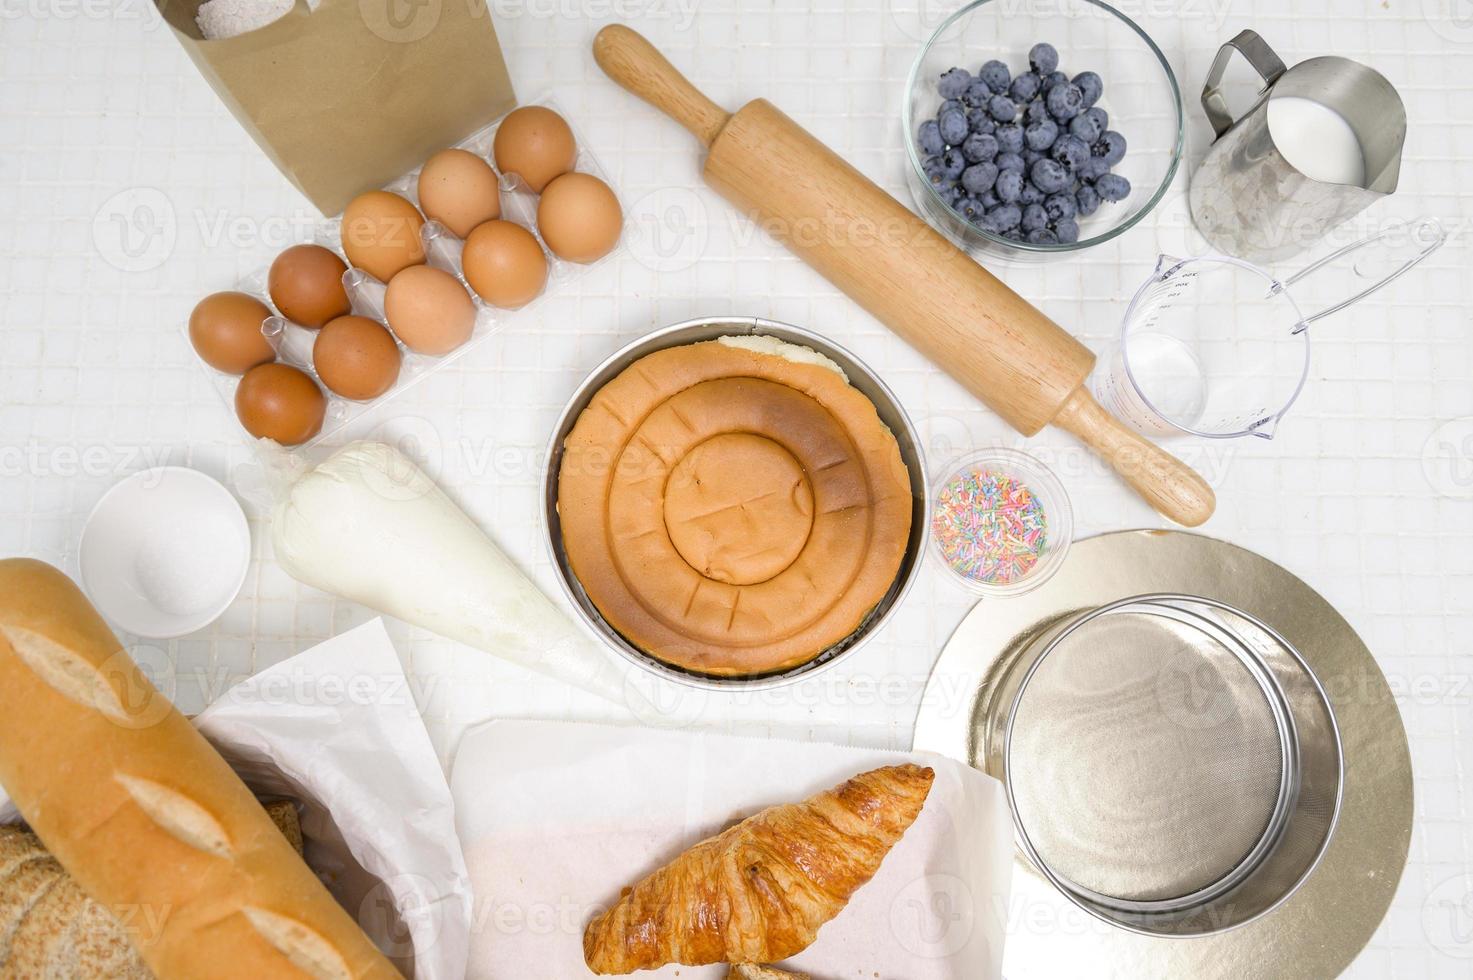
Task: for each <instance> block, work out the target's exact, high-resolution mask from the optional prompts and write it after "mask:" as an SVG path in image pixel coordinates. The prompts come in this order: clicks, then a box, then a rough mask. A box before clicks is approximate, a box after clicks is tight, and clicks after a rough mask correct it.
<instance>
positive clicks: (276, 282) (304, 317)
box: [266, 245, 352, 330]
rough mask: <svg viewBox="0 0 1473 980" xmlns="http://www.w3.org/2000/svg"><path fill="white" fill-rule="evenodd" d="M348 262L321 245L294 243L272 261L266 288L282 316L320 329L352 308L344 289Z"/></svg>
mask: <svg viewBox="0 0 1473 980" xmlns="http://www.w3.org/2000/svg"><path fill="white" fill-rule="evenodd" d="M346 271H348V264H347V263H346V262H344V261H343V260H342V259H340V258H338V257H337V254H336V253H334V252H333V251H331V250H330V249H326V248H323V247H322V246H321V245H293V246H292V247H291V248H289V249H287V250H286V251H285V252H282V253H281V254H280V255H278V256H277V257H276V261H275V262H272V263H271V272H270V273H269V274H268V275H267V277H266V289H267V291H268V292H270V293H271V302H273V303H275V304H276V308H277V309H278V310H280V311H281V315H282V316H284V317H286V318H287V319H288V320H290V321H292V322H293V323H299V324H301V325H302V326H304V327H311V328H312V329H313V330H316V329H317V328H318V327H320V326H322V325H323V324H324V323H326V322H327V321H328V320H331V319H333V318H334V317H340V316H343V315H345V314H347V313H348V312H350V311H351V310H352V305H351V304H349V302H348V292H347V290H345V289H344V288H343V273H344V272H346Z"/></svg>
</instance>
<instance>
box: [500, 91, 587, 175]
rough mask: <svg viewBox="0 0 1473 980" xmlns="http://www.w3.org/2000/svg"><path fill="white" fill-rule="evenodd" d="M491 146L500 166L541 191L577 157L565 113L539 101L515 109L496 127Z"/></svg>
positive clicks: (565, 170) (505, 172)
mask: <svg viewBox="0 0 1473 980" xmlns="http://www.w3.org/2000/svg"><path fill="white" fill-rule="evenodd" d="M491 150H492V153H493V154H494V155H495V157H496V169H497V170H500V171H501V172H502V173H504V174H516V175H517V176H518V177H520V178H522V180H524V181H526V183H527V186H528V187H530V188H532V190H533V191H535V192H536V193H538V194H541V193H542V188H544V187H546V186H547V185H548V182H549V181H551V180H552V179H553V178H554V177H556V176H558V175H559V174H565V173H567V172H568V171H569V170H572V169H573V164H574V163H575V162H576V161H577V159H578V146H577V144H576V143H574V142H573V131H572V130H571V129H569V128H568V124H567V123H566V122H565V121H564V120H563V117H562V116H560V115H558V114H557V113H555V112H553V111H552V110H551V109H547V108H544V107H543V106H540V105H528V106H522V107H521V108H520V109H514V110H512V112H511V113H510V114H508V115H507V117H506V118H505V119H503V120H502V121H501V125H500V126H498V127H497V129H496V139H495V141H494V142H493V143H492V147H491Z"/></svg>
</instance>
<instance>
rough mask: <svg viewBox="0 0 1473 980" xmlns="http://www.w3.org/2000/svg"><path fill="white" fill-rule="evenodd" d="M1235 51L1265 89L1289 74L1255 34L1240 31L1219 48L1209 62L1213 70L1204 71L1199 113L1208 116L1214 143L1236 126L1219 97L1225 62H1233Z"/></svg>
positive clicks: (1225, 69)
mask: <svg viewBox="0 0 1473 980" xmlns="http://www.w3.org/2000/svg"><path fill="white" fill-rule="evenodd" d="M1234 51H1236V52H1238V53H1239V54H1241V55H1242V56H1243V58H1244V59H1245V60H1246V61H1247V62H1248V64H1249V65H1251V66H1252V67H1253V70H1254V71H1256V72H1258V74H1259V77H1261V78H1262V79H1263V87H1264V88H1265V89H1266V88H1268V87H1269V86H1270V85H1272V84H1273V83H1274V82H1276V81H1278V80H1279V76H1280V75H1282V74H1283V73H1284V72H1285V71H1287V70H1288V69H1287V68H1285V67H1284V62H1283V61H1282V60H1281V59H1280V58H1279V56H1278V55H1276V54H1274V49H1273V48H1271V47H1269V46H1268V42H1267V41H1265V40H1264V39H1263V38H1261V37H1259V36H1258V32H1257V31H1239V32H1238V36H1237V37H1235V38H1233V39H1232V40H1231V41H1229V42H1227V43H1226V44H1224V45H1223V46H1222V47H1220V48H1218V49H1217V57H1216V58H1214V59H1212V67H1211V68H1209V69H1208V70H1207V81H1206V82H1205V83H1203V85H1202V111H1203V112H1205V113H1207V121H1208V122H1210V123H1211V124H1212V132H1213V134H1214V135H1213V138H1214V139H1216V138H1217V137H1218V136H1221V135H1222V134H1223V133H1226V132H1227V131H1228V130H1229V129H1232V128H1233V124H1234V123H1235V122H1237V119H1235V118H1233V112H1232V110H1231V109H1229V108H1228V104H1227V99H1226V98H1224V97H1223V94H1222V76H1223V73H1224V72H1226V71H1227V66H1228V62H1230V61H1232V59H1233V52H1234Z"/></svg>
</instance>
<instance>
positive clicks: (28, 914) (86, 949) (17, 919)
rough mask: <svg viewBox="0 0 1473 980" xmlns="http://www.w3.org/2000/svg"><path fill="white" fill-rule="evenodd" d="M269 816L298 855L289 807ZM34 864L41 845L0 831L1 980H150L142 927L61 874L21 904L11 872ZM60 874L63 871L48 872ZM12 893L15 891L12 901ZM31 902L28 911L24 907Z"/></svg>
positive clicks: (298, 831) (273, 806)
mask: <svg viewBox="0 0 1473 980" xmlns="http://www.w3.org/2000/svg"><path fill="white" fill-rule="evenodd" d="M265 810H266V814H267V816H269V817H270V818H271V822H272V823H274V824H275V825H276V829H277V830H280V831H281V834H282V836H283V837H285V838H286V841H287V843H288V844H290V845H291V846H292V850H294V851H296V852H297V853H298V854H301V853H302V825H301V822H300V821H299V820H298V819H297V809H296V806H295V805H293V804H292V802H291V801H290V800H277V801H274V802H271V803H267V804H265ZM36 857H48V858H49V857H50V854H49V853H48V852H47V850H46V848H45V847H44V846H43V845H42V844H41V841H40V839H39V838H38V837H37V836H36V835H35V834H33V833H31V832H29V831H27V830H24V829H23V828H21V827H14V826H0V909H10V910H11V911H10V912H8V913H0V935H9V936H10V937H11V938H10V943H9V951H8V952H0V980H31V978H39V980H156V978H155V977H154V975H153V974H152V973H151V972H149V969H148V967H146V966H144V965H143V961H142V960H141V959H140V958H139V957H138V952H137V950H136V949H135V942H134V940H135V939H137V937H138V933H139V931H140V930H142V929H147V928H149V926H150V924H149V923H148V922H146V921H135V922H132V923H129V924H128V925H127V926H125V925H124V924H123V923H121V922H119V921H118V920H117V919H116V918H115V917H114V916H113V915H112V913H111V912H109V911H108V910H107V909H106V908H104V907H103V906H101V905H98V904H97V903H96V902H94V901H92V899H90V898H88V897H87V895H86V894H85V893H84V892H83V891H82V889H81V887H80V886H78V885H77V883H76V881H75V880H74V879H73V878H72V877H71V876H70V875H68V874H67V873H66V872H65V871H63V872H62V874H61V880H59V881H57V882H56V883H55V884H54V885H52V886H51V888H50V889H49V890H47V891H46V892H45V893H44V894H43V895H41V896H40V898H39V899H31V898H27V897H26V896H25V894H24V892H25V888H24V884H23V883H21V882H12V881H11V880H10V871H9V870H7V869H13V868H14V867H17V866H19V865H20V864H21V863H24V862H25V861H27V860H29V859H31V858H36ZM54 866H55V867H57V868H60V867H61V865H59V864H57V865H54ZM16 888H19V889H20V893H19V894H15V893H14V891H15V889H16ZM28 900H34V902H35V904H34V905H31V906H30V907H29V908H26V907H25V902H26V901H28Z"/></svg>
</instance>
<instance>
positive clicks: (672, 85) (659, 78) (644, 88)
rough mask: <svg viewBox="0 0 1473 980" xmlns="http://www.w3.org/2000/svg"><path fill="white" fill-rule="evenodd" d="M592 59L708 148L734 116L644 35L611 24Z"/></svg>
mask: <svg viewBox="0 0 1473 980" xmlns="http://www.w3.org/2000/svg"><path fill="white" fill-rule="evenodd" d="M593 57H594V60H595V61H597V62H598V66H599V67H600V68H602V69H603V70H604V74H606V75H608V76H609V77H610V78H612V79H613V80H614V81H616V82H618V83H619V84H620V85H622V86H623V87H624V88H626V89H628V90H629V91H630V92H633V93H634V94H635V95H637V96H639V97H640V98H641V99H644V100H645V101H646V102H648V103H649V104H650V105H652V106H654V107H655V108H656V109H659V110H660V111H661V112H663V113H665V114H666V115H667V116H669V117H671V118H672V119H674V120H675V121H676V122H678V123H680V125H682V126H684V127H685V128H686V129H688V130H690V131H691V133H693V134H694V135H695V137H696V139H698V140H700V141H701V143H702V144H703V145H704V146H707V147H709V146H710V145H711V144H712V143H714V142H715V141H716V137H717V136H719V135H721V131H722V130H723V129H725V128H726V123H727V120H729V119H730V118H731V113H729V112H727V111H726V110H725V109H723V108H721V107H720V106H719V105H717V104H716V103H714V102H712V101H711V100H710V99H708V98H706V96H705V95H704V94H703V93H702V92H701V91H700V90H699V89H697V88H696V87H695V86H694V85H692V84H691V83H690V81H689V80H688V79H687V78H686V77H685V76H684V75H682V74H681V73H680V72H679V71H677V70H676V68H675V66H674V65H672V64H670V62H669V61H668V60H666V58H665V56H664V55H663V54H661V53H660V52H659V51H658V50H657V49H656V48H655V46H654V45H653V44H651V43H650V42H649V41H647V40H646V39H645V37H644V35H642V34H640V33H638V32H637V31H633V30H631V29H629V28H628V27H625V26H624V25H623V24H610V25H609V26H608V27H605V28H604V29H603V30H601V31H599V32H598V36H597V37H595V38H594V39H593Z"/></svg>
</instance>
